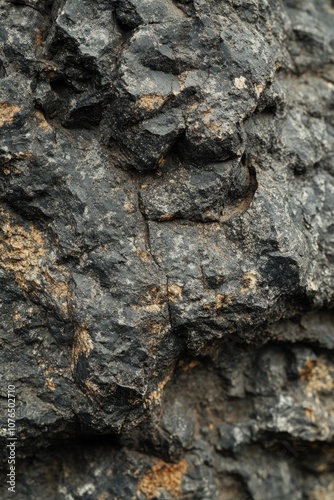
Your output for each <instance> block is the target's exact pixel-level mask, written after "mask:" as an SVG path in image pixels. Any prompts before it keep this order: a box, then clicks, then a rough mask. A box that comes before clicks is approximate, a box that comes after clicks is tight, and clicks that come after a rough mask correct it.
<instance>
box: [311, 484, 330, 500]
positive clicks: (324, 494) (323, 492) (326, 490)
mask: <svg viewBox="0 0 334 500" xmlns="http://www.w3.org/2000/svg"><path fill="white" fill-rule="evenodd" d="M333 498H334V481H331V482H330V483H329V484H327V485H326V486H320V487H318V488H315V489H314V490H313V491H312V492H311V495H310V500H333Z"/></svg>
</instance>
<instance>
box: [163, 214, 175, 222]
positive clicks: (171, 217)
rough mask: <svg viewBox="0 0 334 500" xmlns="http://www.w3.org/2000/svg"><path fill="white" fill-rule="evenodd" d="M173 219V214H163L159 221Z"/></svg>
mask: <svg viewBox="0 0 334 500" xmlns="http://www.w3.org/2000/svg"><path fill="white" fill-rule="evenodd" d="M172 219H173V214H163V215H161V216H160V220H161V222H164V221H168V220H172Z"/></svg>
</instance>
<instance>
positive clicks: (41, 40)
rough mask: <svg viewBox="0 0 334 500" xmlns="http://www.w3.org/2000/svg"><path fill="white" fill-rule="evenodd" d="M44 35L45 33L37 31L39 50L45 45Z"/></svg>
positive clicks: (36, 40)
mask: <svg viewBox="0 0 334 500" xmlns="http://www.w3.org/2000/svg"><path fill="white" fill-rule="evenodd" d="M43 41H44V35H43V31H41V30H37V31H36V35H35V45H36V47H37V48H38V49H39V48H40V47H41V46H42V45H43Z"/></svg>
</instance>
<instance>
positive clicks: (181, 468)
mask: <svg viewBox="0 0 334 500" xmlns="http://www.w3.org/2000/svg"><path fill="white" fill-rule="evenodd" d="M186 472H187V462H186V461H185V460H181V461H180V462H179V463H177V464H168V463H166V462H164V461H163V460H158V459H157V460H156V461H155V463H154V465H153V467H152V469H151V470H149V471H148V472H147V473H146V474H145V475H144V476H143V477H142V478H141V480H140V481H139V483H138V486H137V492H140V493H143V494H144V495H145V496H146V498H147V499H152V498H159V496H160V493H161V492H162V491H163V490H165V491H167V492H168V493H169V494H170V496H171V498H172V499H175V500H176V499H178V498H183V496H184V495H182V478H183V476H184V474H185V473H186Z"/></svg>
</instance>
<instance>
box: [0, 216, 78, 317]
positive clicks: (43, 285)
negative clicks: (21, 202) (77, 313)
mask: <svg viewBox="0 0 334 500" xmlns="http://www.w3.org/2000/svg"><path fill="white" fill-rule="evenodd" d="M0 221H1V226H0V233H2V238H1V240H0V267H2V268H3V269H5V270H6V271H10V272H12V273H13V274H14V276H15V280H16V282H17V284H18V285H19V286H20V287H21V288H22V290H23V291H24V292H26V293H27V294H30V295H31V296H33V297H38V296H39V295H40V294H42V293H45V292H46V293H47V294H49V295H50V296H51V297H52V298H53V300H54V301H55V302H56V304H57V306H58V307H59V308H60V310H61V311H62V312H63V313H64V314H66V315H67V313H68V302H69V297H70V291H69V287H68V284H67V279H66V278H67V277H66V276H65V277H64V276H63V275H62V274H61V275H60V273H59V274H58V271H61V272H62V273H64V275H65V270H64V269H63V268H62V267H60V266H58V268H56V269H55V270H52V271H51V269H50V267H49V264H48V259H47V253H48V250H47V246H46V242H45V241H44V236H43V233H41V232H40V231H39V230H37V229H36V228H35V227H34V226H33V225H30V226H29V227H28V228H24V227H22V226H20V225H18V224H17V223H15V222H14V221H13V220H12V219H11V217H10V216H9V214H7V213H5V212H4V211H3V210H0ZM52 267H54V266H52Z"/></svg>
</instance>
